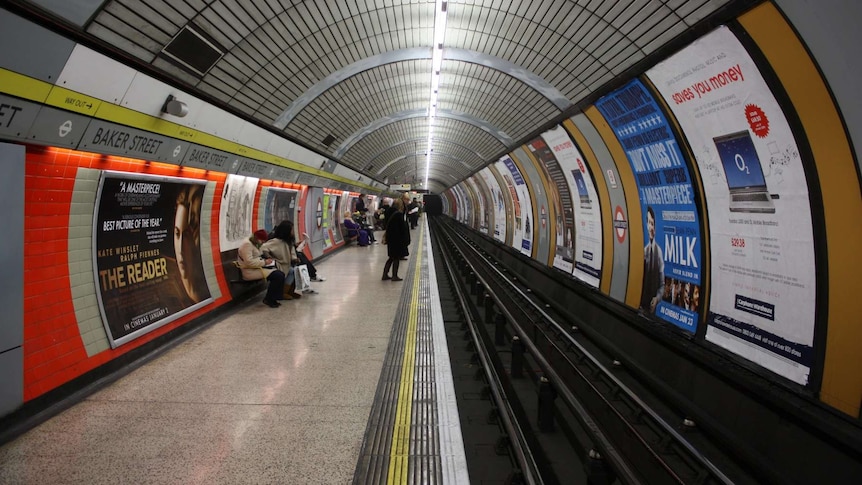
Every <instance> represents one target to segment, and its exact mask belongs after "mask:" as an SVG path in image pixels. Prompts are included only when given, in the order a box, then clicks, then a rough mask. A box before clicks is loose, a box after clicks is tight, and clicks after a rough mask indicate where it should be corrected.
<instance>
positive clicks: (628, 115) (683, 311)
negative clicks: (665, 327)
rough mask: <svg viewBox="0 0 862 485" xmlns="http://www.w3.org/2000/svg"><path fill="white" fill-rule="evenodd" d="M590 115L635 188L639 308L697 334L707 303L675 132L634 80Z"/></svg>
mask: <svg viewBox="0 0 862 485" xmlns="http://www.w3.org/2000/svg"><path fill="white" fill-rule="evenodd" d="M596 108H597V109H598V110H599V112H600V113H601V114H602V116H604V118H605V119H606V120H607V121H608V124H609V125H610V127H611V129H612V130H614V133H615V134H616V136H617V139H618V140H619V142H620V145H621V146H622V147H623V150H624V151H625V153H626V158H627V160H628V161H629V165H630V166H631V169H632V173H633V174H634V177H635V184H636V186H637V189H638V201H639V202H640V207H641V219H642V222H643V230H644V234H643V236H644V239H643V240H644V241H645V242H646V246H645V247H644V253H643V254H644V263H643V264H644V272H643V274H644V276H643V284H642V289H641V303H640V305H639V308H641V309H642V310H643V311H645V312H647V313H650V314H655V315H656V316H657V317H658V318H660V319H662V320H664V321H666V322H668V323H671V324H673V325H675V326H677V327H679V328H681V329H683V330H685V331H687V332H691V333H697V330H698V326H699V322H700V320H701V309H702V302H703V301H704V299H705V297H706V295H705V293H704V291H703V289H704V285H703V280H702V276H703V272H704V263H705V260H704V254H703V244H702V241H703V234H702V232H703V231H702V228H701V220H702V216H701V210H700V205H701V204H700V200H699V197H698V192H697V189H696V188H695V186H694V184H693V180H694V179H693V171H692V169H691V167H690V165H689V163H688V162H687V160H686V158H685V157H684V156H683V153H682V151H681V150H680V145H679V141H678V140H677V137H676V133H675V132H674V129H673V127H672V126H671V124H670V123H669V122H668V118H667V115H666V114H665V113H664V111H663V110H662V108H661V107H660V106H659V103H658V102H657V100H656V99H655V97H654V95H653V93H652V92H651V91H650V90H649V89H648V88H647V86H646V85H644V83H642V82H641V81H640V80H639V79H634V80H632V81H630V82H629V83H627V84H626V85H624V86H623V87H621V88H619V89H617V90H615V91H613V92H612V93H609V94H608V95H606V96H604V97H602V98H601V99H599V100H598V101H597V102H596ZM654 255H659V256H658V257H655V258H654V257H653V256H654ZM654 275H655V276H656V278H654V277H653V276H654Z"/></svg>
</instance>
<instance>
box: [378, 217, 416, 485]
mask: <svg viewBox="0 0 862 485" xmlns="http://www.w3.org/2000/svg"><path fill="white" fill-rule="evenodd" d="M424 231H425V226H424V225H423V226H420V229H419V237H418V238H416V239H414V241H418V244H417V245H416V246H414V247H415V248H417V250H416V264H415V265H414V269H413V291H412V293H411V294H410V299H409V300H408V301H407V305H409V308H410V313H409V315H408V317H407V335H406V336H405V338H404V361H403V362H402V363H401V382H400V384H399V386H398V406H397V411H396V413H395V429H394V430H393V432H392V448H391V449H390V450H389V473H388V475H387V481H386V483H388V484H405V483H407V468H408V463H409V457H410V418H411V415H412V411H413V376H414V374H415V370H416V365H415V364H416V327H417V326H418V323H419V305H418V301H419V279H420V276H421V269H422V250H423V249H424V248H423V246H422V241H424V240H425V239H424Z"/></svg>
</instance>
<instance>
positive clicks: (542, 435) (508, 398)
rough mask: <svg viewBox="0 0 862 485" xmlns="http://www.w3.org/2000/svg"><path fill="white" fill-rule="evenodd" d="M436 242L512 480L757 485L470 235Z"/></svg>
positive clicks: (443, 227) (440, 235)
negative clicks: (508, 456)
mask: <svg viewBox="0 0 862 485" xmlns="http://www.w3.org/2000/svg"><path fill="white" fill-rule="evenodd" d="M432 235H433V237H434V238H435V239H436V244H435V248H437V250H438V251H440V252H441V253H442V258H440V259H438V261H443V263H442V265H443V266H444V267H445V268H444V271H443V272H442V273H443V274H446V275H448V278H449V280H450V282H451V283H452V284H451V287H452V288H453V290H452V291H453V293H454V294H455V299H456V300H457V301H458V302H459V305H461V307H462V310H461V314H462V315H463V316H464V325H463V327H464V331H465V335H466V336H468V337H469V339H470V341H471V342H472V343H471V345H472V346H473V349H474V351H475V355H476V357H475V361H476V363H477V365H478V366H479V367H480V368H481V369H482V370H483V374H484V377H483V378H484V380H485V383H486V384H487V389H488V391H487V394H488V397H489V398H490V399H491V401H492V402H493V406H494V409H495V414H496V416H497V417H498V418H499V420H500V424H501V433H502V434H503V438H502V440H504V441H505V443H506V445H507V446H508V448H509V452H510V454H511V456H512V463H513V464H514V465H513V471H512V473H511V477H512V480H510V481H512V482H516V483H572V480H575V481H581V480H583V481H586V482H589V483H627V484H629V483H630V484H640V483H644V484H657V483H697V484H729V483H757V481H758V480H756V479H755V478H753V477H751V476H750V475H749V474H748V473H747V472H746V471H745V470H744V469H742V468H741V467H739V466H738V465H736V464H735V462H734V460H733V459H732V458H731V457H730V455H729V454H727V453H724V452H723V451H722V449H721V445H720V443H718V440H712V439H711V438H710V437H709V436H706V435H705V434H704V433H702V431H701V430H699V429H698V427H697V426H696V423H694V422H693V421H692V420H691V419H688V418H687V417H686V416H684V415H682V414H680V413H677V412H675V411H674V409H673V407H672V405H670V404H668V403H664V402H662V400H661V399H659V398H658V397H657V394H656V393H652V392H651V390H650V389H649V388H648V387H646V386H645V385H644V384H643V383H641V382H638V380H637V378H636V376H635V375H633V374H630V373H628V372H627V370H626V366H625V362H624V359H621V358H620V357H619V356H617V357H614V356H611V355H608V353H607V352H605V351H603V349H602V348H601V347H600V346H599V345H598V344H596V343H595V342H592V341H591V340H590V339H589V337H588V335H586V334H585V333H584V332H582V331H581V329H580V326H579V325H578V323H576V322H572V321H570V320H567V319H566V318H564V317H562V316H561V315H560V314H558V313H557V312H556V311H555V309H554V305H551V304H550V303H546V302H544V300H543V299H542V298H541V295H537V294H536V293H535V292H534V291H533V289H531V288H528V287H526V286H525V285H524V284H523V283H522V279H521V278H519V275H516V274H513V273H512V272H511V271H509V270H508V269H507V268H505V267H503V265H502V264H501V263H500V262H499V261H495V260H494V259H493V258H491V257H490V256H489V255H488V254H485V253H483V252H482V251H481V250H479V249H477V247H476V246H475V245H474V244H472V243H471V241H470V239H469V237H468V236H466V235H465V234H463V233H461V232H459V231H458V230H457V229H456V228H455V227H454V226H452V225H449V224H442V223H440V222H435V223H434V224H433V228H432ZM561 303H562V302H561ZM563 438H564V439H563ZM716 463H721V467H719V466H718V465H716Z"/></svg>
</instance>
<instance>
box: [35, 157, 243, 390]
mask: <svg viewBox="0 0 862 485" xmlns="http://www.w3.org/2000/svg"><path fill="white" fill-rule="evenodd" d="M78 168H91V169H98V170H117V171H123V172H133V173H146V174H152V175H164V176H171V177H186V178H196V179H207V180H212V181H215V182H216V191H215V193H216V194H219V193H220V192H221V190H222V189H223V187H224V180H225V176H224V174H218V173H210V172H205V171H203V170H197V169H189V168H180V167H177V166H174V165H168V164H162V163H157V162H146V161H141V160H135V159H129V158H122V157H113V156H107V155H99V154H93V153H84V152H75V151H70V150H66V149H58V148H45V147H36V146H28V147H27V161H26V168H25V170H26V174H25V182H24V187H25V204H24V216H25V221H24V241H25V245H24V260H25V261H26V264H25V274H24V401H25V402H26V401H29V400H32V399H33V398H36V397H38V396H40V395H42V394H44V393H46V392H48V391H50V390H52V389H55V388H57V387H59V386H60V385H62V384H65V383H67V382H69V381H70V380H72V379H74V378H76V377H79V376H81V375H83V374H84V373H86V372H88V371H90V370H92V369H94V368H96V367H98V366H99V365H102V364H104V363H106V362H110V361H111V360H112V359H115V358H117V357H118V356H120V355H122V354H124V353H126V352H128V351H130V350H132V349H134V348H136V347H139V346H141V345H143V344H145V343H147V342H149V341H151V340H153V339H154V338H156V337H158V336H160V335H163V334H165V333H167V332H169V331H171V330H173V329H175V328H177V327H179V326H181V325H183V324H185V323H187V322H188V321H190V320H192V319H194V318H196V317H199V316H201V315H203V314H205V313H207V312H209V311H212V310H213V309H215V308H217V307H219V306H221V305H223V304H224V303H226V302H228V301H229V300H230V296H229V295H230V291H229V290H228V287H227V282H226V278H225V276H224V274H223V273H222V271H221V264H220V262H219V261H213V264H214V265H215V268H216V276H217V281H218V284H219V287H220V288H221V294H222V295H223V296H222V297H221V298H219V299H218V300H216V301H215V302H213V303H212V304H211V305H208V306H207V307H205V308H202V309H200V310H197V311H195V312H194V313H192V314H190V315H187V316H185V317H183V318H181V319H179V320H177V321H174V322H171V323H170V324H168V325H165V326H163V327H161V328H159V329H157V330H154V331H152V332H150V333H148V334H146V335H144V336H142V337H140V338H138V339H136V340H134V341H132V342H129V343H127V344H124V345H121V346H120V347H118V348H117V349H109V350H106V351H104V352H101V353H99V354H97V355H95V356H93V357H87V352H86V350H85V348H84V344H83V341H82V339H81V335H80V332H79V330H78V322H77V320H76V318H75V309H74V306H73V303H72V292H71V289H70V286H69V266H68V231H69V228H68V223H69V214H70V203H71V200H72V192H73V189H74V185H75V176H76V174H77V171H78ZM213 199H214V200H213V206H212V219H211V232H210V236H211V237H210V239H211V241H210V243H211V244H212V248H213V258H214V259H217V258H218V257H219V244H218V208H219V205H220V197H218V196H216V197H214V198H213ZM225 295H227V296H225Z"/></svg>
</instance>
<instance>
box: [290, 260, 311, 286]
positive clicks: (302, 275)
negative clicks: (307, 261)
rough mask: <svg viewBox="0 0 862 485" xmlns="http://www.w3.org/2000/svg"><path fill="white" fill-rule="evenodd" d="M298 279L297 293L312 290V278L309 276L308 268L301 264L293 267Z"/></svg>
mask: <svg viewBox="0 0 862 485" xmlns="http://www.w3.org/2000/svg"><path fill="white" fill-rule="evenodd" d="M293 272H294V276H295V279H296V291H305V290H307V289H309V288H311V277H310V276H308V266H307V265H304V264H300V265H297V266H294V267H293Z"/></svg>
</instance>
